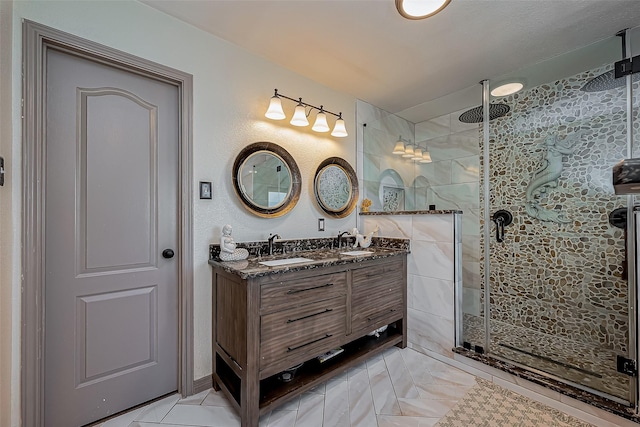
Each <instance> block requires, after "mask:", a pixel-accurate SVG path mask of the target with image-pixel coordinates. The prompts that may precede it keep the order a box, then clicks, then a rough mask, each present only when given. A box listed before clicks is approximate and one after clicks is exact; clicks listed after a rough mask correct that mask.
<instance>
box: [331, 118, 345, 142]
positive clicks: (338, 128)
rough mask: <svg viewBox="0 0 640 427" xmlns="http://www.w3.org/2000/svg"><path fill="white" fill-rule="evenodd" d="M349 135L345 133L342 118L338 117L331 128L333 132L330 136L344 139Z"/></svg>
mask: <svg viewBox="0 0 640 427" xmlns="http://www.w3.org/2000/svg"><path fill="white" fill-rule="evenodd" d="M347 135H349V134H348V133H347V128H346V127H345V126H344V120H343V119H342V117H340V118H339V119H338V120H336V124H335V126H333V131H332V132H331V136H337V137H340V138H342V137H345V136H347Z"/></svg>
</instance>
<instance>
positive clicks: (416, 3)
mask: <svg viewBox="0 0 640 427" xmlns="http://www.w3.org/2000/svg"><path fill="white" fill-rule="evenodd" d="M450 2H451V0H396V8H397V9H398V12H399V13H400V15H402V16H404V17H405V18H407V19H425V18H428V17H430V16H433V15H435V14H436V13H438V12H440V11H441V10H442V9H444V8H445V7H447V5H448V4H449V3H450Z"/></svg>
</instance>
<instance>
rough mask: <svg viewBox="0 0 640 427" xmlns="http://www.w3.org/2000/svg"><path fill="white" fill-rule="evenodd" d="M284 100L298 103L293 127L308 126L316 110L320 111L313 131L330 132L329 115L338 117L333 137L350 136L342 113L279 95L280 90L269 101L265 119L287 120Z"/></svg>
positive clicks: (332, 133) (300, 99)
mask: <svg viewBox="0 0 640 427" xmlns="http://www.w3.org/2000/svg"><path fill="white" fill-rule="evenodd" d="M282 98H284V99H288V100H290V101H294V102H297V103H298V105H296V109H295V112H294V113H293V117H292V118H291V122H290V123H291V124H292V125H293V126H308V125H309V120H307V117H309V114H311V111H312V110H314V109H316V110H318V115H317V116H316V121H315V123H314V124H313V127H312V128H311V129H312V130H313V131H315V132H328V131H329V129H330V128H329V124H328V123H327V114H331V115H332V116H336V117H337V119H336V122H335V124H334V126H333V131H332V132H331V136H335V137H339V138H342V137H345V136H348V135H349V134H348V133H347V128H346V126H345V123H344V119H343V118H342V113H338V114H336V113H333V112H331V111H329V110H325V109H324V106H322V105H321V106H320V107H316V106H315V105H311V104H309V103H307V102H302V98H298V99H295V98H290V97H288V96H286V95H283V94H281V93H278V89H275V91H274V94H273V96H272V97H271V100H270V101H269V108H268V109H267V112H266V113H265V117H267V118H268V119H272V120H283V119H285V118H286V115H285V114H284V111H283V110H282ZM307 107H308V108H309V112H307Z"/></svg>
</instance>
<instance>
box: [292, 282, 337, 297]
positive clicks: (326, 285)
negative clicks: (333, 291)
mask: <svg viewBox="0 0 640 427" xmlns="http://www.w3.org/2000/svg"><path fill="white" fill-rule="evenodd" d="M329 286H333V283H327V284H324V285H320V286H314V287H312V288H306V289H290V290H288V291H287V295H291V294H297V293H299V292H305V291H312V290H314V289H320V288H326V287H329Z"/></svg>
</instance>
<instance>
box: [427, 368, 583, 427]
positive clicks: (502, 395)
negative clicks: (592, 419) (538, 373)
mask: <svg viewBox="0 0 640 427" xmlns="http://www.w3.org/2000/svg"><path fill="white" fill-rule="evenodd" d="M476 381H477V384H476V385H475V386H474V387H473V388H472V389H471V390H469V392H468V393H467V394H466V395H465V397H463V398H462V399H460V401H459V402H458V403H457V404H456V405H455V406H454V407H453V408H452V409H451V410H450V411H449V412H448V413H447V414H446V415H445V416H444V417H443V418H442V419H441V420H440V421H439V422H438V423H437V424H436V426H438V427H591V426H592V425H591V424H589V423H586V422H584V421H581V420H579V419H577V418H575V417H572V416H570V415H567V414H565V413H563V412H560V411H558V410H556V409H553V408H551V407H549V406H546V405H543V404H542V403H538V402H536V401H534V400H532V399H529V398H528V397H524V396H520V395H519V394H516V393H514V392H512V391H510V390H507V389H505V388H503V387H500V386H499V385H496V384H494V383H492V382H489V381H486V380H483V379H481V378H477V379H476Z"/></svg>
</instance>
